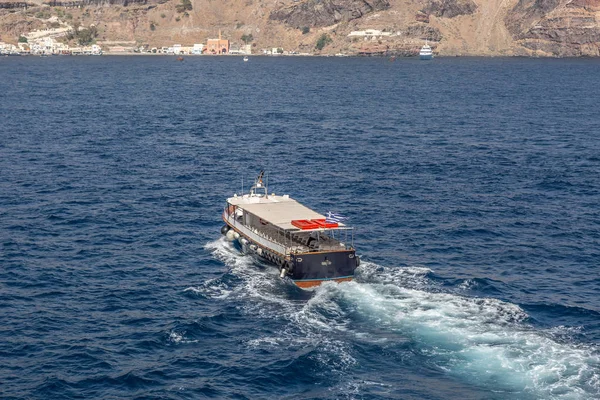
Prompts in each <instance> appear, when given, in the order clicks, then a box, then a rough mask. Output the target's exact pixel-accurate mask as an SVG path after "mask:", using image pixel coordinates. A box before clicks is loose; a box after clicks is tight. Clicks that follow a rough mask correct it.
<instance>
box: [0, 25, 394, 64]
mask: <svg viewBox="0 0 600 400" xmlns="http://www.w3.org/2000/svg"><path fill="white" fill-rule="evenodd" d="M53 22H55V23H57V24H58V23H60V22H58V20H56V21H53ZM73 29H74V28H73V27H71V26H60V27H57V28H50V29H43V30H36V31H32V32H27V33H23V34H22V35H21V36H20V37H19V42H18V43H17V44H16V45H15V44H10V43H5V42H1V41H0V55H38V56H48V55H92V56H100V55H103V54H110V55H126V54H159V55H175V56H182V55H242V56H246V55H251V54H253V46H252V44H250V43H236V42H232V41H230V40H229V39H226V38H223V36H222V34H221V31H219V33H218V36H217V37H215V38H208V39H206V41H205V42H204V43H194V44H172V45H168V46H161V47H155V46H150V45H148V44H142V45H138V44H137V42H135V41H98V42H96V43H94V44H90V45H87V46H81V45H80V46H69V44H68V43H66V41H65V40H64V39H65V38H66V37H67V36H68V35H69V34H72V31H73ZM78 29H80V30H82V29H86V28H83V27H79V28H78ZM401 35H402V32H384V31H381V30H377V29H365V30H360V31H352V32H350V34H348V35H347V37H348V39H349V40H354V41H356V40H363V41H368V42H374V41H381V39H382V38H391V37H394V36H401ZM254 54H260V55H304V56H310V55H313V54H312V53H308V52H298V51H294V50H286V49H283V48H281V47H271V48H263V49H260V50H258V51H256V50H254ZM336 55H337V56H345V55H347V54H344V53H338V54H336Z"/></svg>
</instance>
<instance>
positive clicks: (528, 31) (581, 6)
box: [505, 0, 600, 57]
mask: <svg viewBox="0 0 600 400" xmlns="http://www.w3.org/2000/svg"><path fill="white" fill-rule="evenodd" d="M599 10H600V0H574V1H567V2H565V1H561V0H520V1H519V3H518V4H517V5H516V6H515V7H514V8H513V9H512V10H510V12H509V13H508V14H507V16H506V18H505V22H506V26H507V28H508V29H509V31H510V33H511V34H512V36H513V38H514V39H515V41H516V42H517V43H518V44H519V45H521V46H522V47H524V48H526V49H528V50H530V51H531V52H533V54H534V55H551V56H561V57H562V56H598V55H600V53H599V51H598V49H599V45H600V24H599V21H598V14H599V13H598V11H599Z"/></svg>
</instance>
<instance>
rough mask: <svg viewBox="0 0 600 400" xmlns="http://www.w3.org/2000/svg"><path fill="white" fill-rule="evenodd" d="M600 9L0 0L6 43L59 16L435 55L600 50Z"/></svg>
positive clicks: (103, 37)
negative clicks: (424, 48) (427, 48)
mask: <svg viewBox="0 0 600 400" xmlns="http://www.w3.org/2000/svg"><path fill="white" fill-rule="evenodd" d="M186 1H187V2H188V3H189V4H188V5H185V4H184V3H185V2H186ZM599 17H600V0H275V1H272V0H219V1H215V0H52V1H50V0H26V1H23V2H21V1H15V0H0V41H5V42H9V43H15V42H16V40H17V39H18V37H19V35H21V34H23V33H26V32H28V31H31V30H35V29H44V28H51V27H53V26H54V27H55V26H56V25H57V24H60V25H61V26H65V25H80V26H91V25H94V26H95V27H96V28H97V31H98V37H97V40H98V41H99V42H101V43H118V42H125V41H126V42H127V43H133V44H136V45H142V44H148V45H149V46H151V47H152V46H156V47H160V46H168V45H173V44H175V43H181V44H184V45H186V44H187V45H191V44H193V43H202V42H205V41H206V39H207V38H209V37H216V36H217V35H218V32H219V31H221V34H222V36H223V37H225V38H228V39H230V40H231V41H232V42H233V43H239V44H241V43H242V38H243V37H244V38H245V40H246V41H248V40H249V41H250V42H251V43H252V46H253V49H254V52H260V50H261V49H263V48H273V47H281V48H283V49H284V50H288V51H295V52H308V53H316V54H336V53H340V52H341V53H346V54H363V55H394V54H397V55H414V54H416V53H417V52H418V49H419V48H420V47H421V45H422V44H423V43H424V41H425V40H428V41H429V42H430V44H432V47H433V48H434V52H435V53H437V54H439V55H526V56H527V55H528V56H586V55H589V56H598V55H600V52H599V48H600V22H599ZM57 20H58V22H57ZM366 30H370V31H369V32H370V33H369V34H364V35H363V36H360V34H359V35H357V34H356V33H355V34H352V35H350V33H351V32H356V31H363V32H364V31H366ZM373 32H379V33H378V34H373ZM323 35H325V36H326V38H327V40H326V41H325V42H324V44H325V45H324V46H323V47H322V50H319V49H316V48H315V47H316V44H317V42H318V40H319V39H322V37H323ZM249 38H250V39H249Z"/></svg>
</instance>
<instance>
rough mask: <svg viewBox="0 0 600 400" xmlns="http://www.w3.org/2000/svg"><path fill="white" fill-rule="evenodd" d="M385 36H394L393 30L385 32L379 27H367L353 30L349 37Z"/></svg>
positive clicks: (373, 37) (373, 38) (371, 37)
mask: <svg viewBox="0 0 600 400" xmlns="http://www.w3.org/2000/svg"><path fill="white" fill-rule="evenodd" d="M384 36H392V32H383V31H380V30H377V29H365V30H364V31H352V32H350V33H349V34H348V37H349V38H364V39H365V40H368V39H371V40H376V39H379V38H381V37H384Z"/></svg>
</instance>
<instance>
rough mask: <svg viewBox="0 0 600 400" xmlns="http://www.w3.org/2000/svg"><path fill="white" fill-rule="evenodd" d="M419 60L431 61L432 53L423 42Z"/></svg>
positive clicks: (429, 47)
mask: <svg viewBox="0 0 600 400" xmlns="http://www.w3.org/2000/svg"><path fill="white" fill-rule="evenodd" d="M419 58H420V59H421V60H431V59H432V58H433V51H432V50H431V46H429V45H428V44H427V42H425V44H424V45H423V47H421V51H419Z"/></svg>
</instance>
